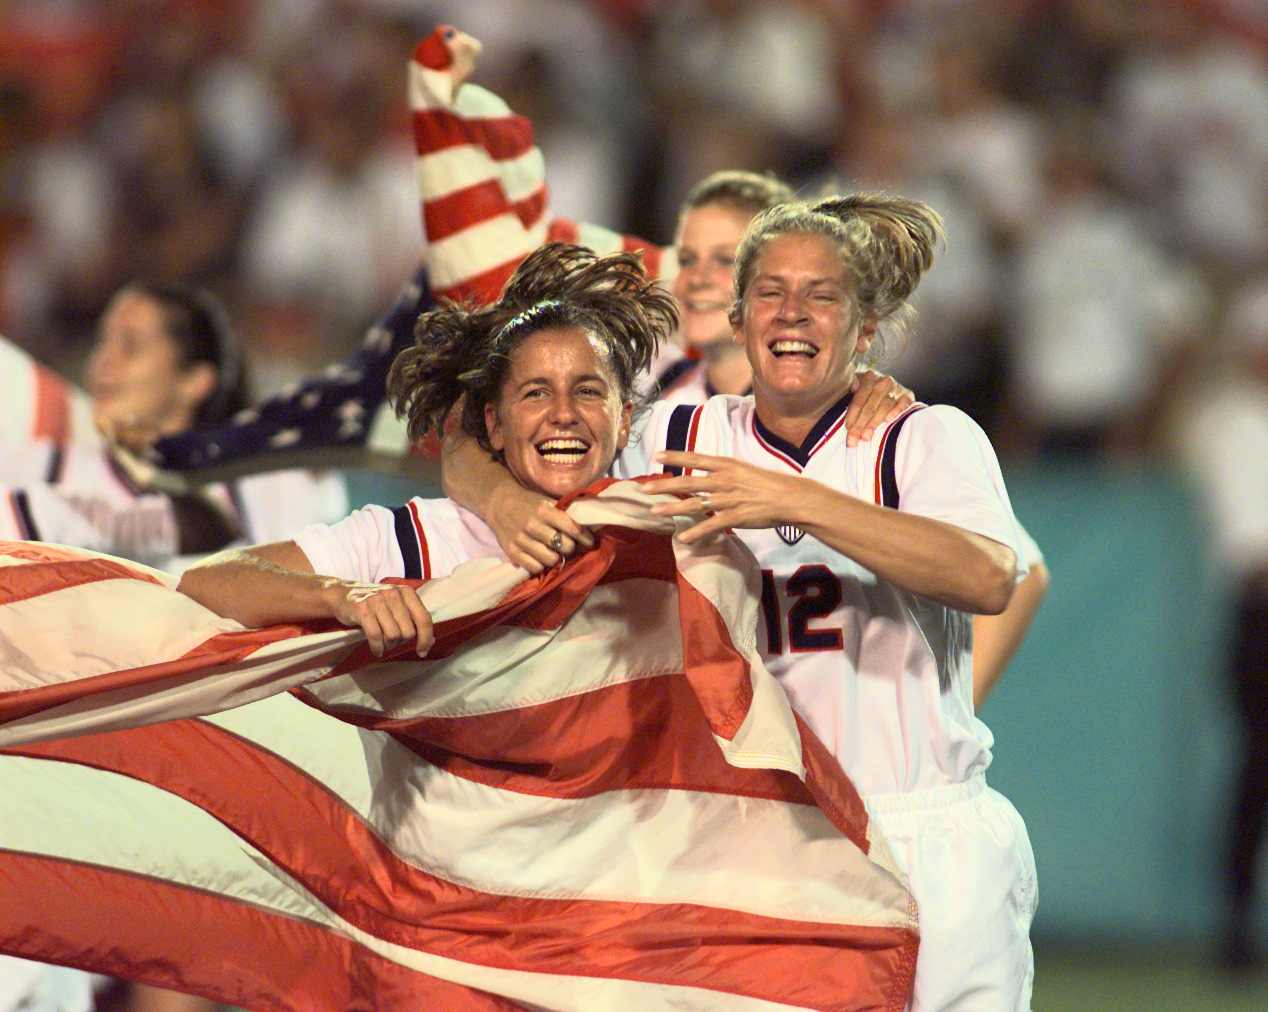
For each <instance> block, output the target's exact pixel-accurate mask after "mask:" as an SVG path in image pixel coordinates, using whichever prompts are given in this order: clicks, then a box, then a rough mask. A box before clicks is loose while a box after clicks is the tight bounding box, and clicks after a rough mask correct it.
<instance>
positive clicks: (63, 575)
mask: <svg viewBox="0 0 1268 1012" xmlns="http://www.w3.org/2000/svg"><path fill="white" fill-rule="evenodd" d="M11 543H12V542H0V545H6V544H11ZM3 554H5V555H9V556H10V557H14V558H17V557H20V556H18V555H17V554H16V553H13V552H7V551H6V552H4V553H3ZM102 580H140V581H142V582H144V583H151V584H157V585H159V586H162V584H161V582H160V581H159V580H157V579H155V578H154V577H153V576H150V575H149V574H148V573H146V572H144V571H143V570H139V569H134V568H132V567H131V566H128V565H125V564H123V563H121V562H118V561H116V560H114V559H91V558H90V559H86V558H84V557H83V556H82V555H81V556H77V557H72V558H67V559H64V560H56V561H53V560H50V561H46V562H45V561H41V562H32V563H30V564H29V565H24V566H0V606H3V605H6V604H14V603H16V602H18V601H28V600H30V599H31V598H35V597H40V596H42V595H44V594H52V593H54V592H55V591H59V590H68V589H70V588H71V587H78V586H82V585H84V584H88V583H98V582H100V581H102Z"/></svg>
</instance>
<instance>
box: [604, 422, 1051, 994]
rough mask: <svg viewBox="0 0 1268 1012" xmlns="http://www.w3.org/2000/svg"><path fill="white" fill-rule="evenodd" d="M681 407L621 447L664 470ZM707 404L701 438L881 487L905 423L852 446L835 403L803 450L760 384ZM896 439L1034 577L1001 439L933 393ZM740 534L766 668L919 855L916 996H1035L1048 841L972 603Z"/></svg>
mask: <svg viewBox="0 0 1268 1012" xmlns="http://www.w3.org/2000/svg"><path fill="white" fill-rule="evenodd" d="M674 407H675V405H671V404H661V405H656V406H655V407H654V408H653V409H652V412H651V414H650V415H649V417H648V419H647V422H646V424H645V425H644V426H643V430H642V438H641V439H639V440H637V441H635V440H631V447H630V448H629V449H627V450H626V452H625V453H624V454H623V455H622V457H621V459H620V461H619V463H618V470H619V471H620V472H621V473H622V474H623V475H633V474H635V473H643V472H647V471H652V470H655V469H656V465H654V464H653V463H652V461H651V455H652V453H654V452H655V451H657V450H659V449H662V448H663V447H664V446H665V441H666V433H667V425H668V420H669V417H670V415H671V413H672V412H673V410H674ZM840 410H841V411H842V413H843V409H840ZM701 411H702V414H701V417H700V420H699V428H698V434H697V438H696V441H695V444H694V449H695V450H696V451H697V452H700V453H705V454H712V455H717V456H724V457H733V458H736V459H739V460H743V461H747V462H748V463H752V464H755V465H757V466H760V467H765V468H769V469H772V470H776V471H781V472H785V473H787V472H790V471H791V472H794V473H800V474H803V475H804V476H805V477H808V478H813V479H815V480H817V481H821V482H823V483H824V484H827V485H830V486H831V487H833V488H836V489H838V490H841V491H844V492H846V493H848V494H852V495H855V496H858V497H860V498H863V499H866V500H868V501H872V502H875V501H878V498H879V497H878V490H877V488H876V481H877V478H876V475H877V460H878V457H879V456H880V454H881V453H882V452H883V449H884V446H885V444H886V441H887V439H888V437H889V428H890V427H889V426H886V427H884V428H883V429H882V430H880V431H878V433H877V435H876V438H874V439H873V440H871V441H869V442H867V443H862V444H860V445H859V446H857V447H849V446H847V445H846V438H845V430H844V426H843V425H842V424H841V421H840V419H839V418H838V419H832V418H828V417H825V419H824V420H823V422H821V424H820V426H819V427H818V428H817V429H816V430H815V431H816V432H822V435H820V436H819V437H818V442H817V444H815V446H814V449H813V450H812V451H811V452H810V454H809V460H808V461H805V462H804V467H803V466H802V464H801V463H799V462H798V461H797V460H794V459H791V458H790V457H789V456H787V455H786V454H785V453H783V452H779V451H780V448H779V447H777V446H772V445H770V444H769V443H768V442H767V441H765V440H763V439H762V438H761V436H760V435H759V434H758V432H757V431H756V429H755V424H754V423H755V413H754V406H753V402H752V400H751V399H750V398H731V397H714V398H712V399H711V400H710V401H709V402H708V403H707V404H706V405H705V406H704V408H703V409H701ZM834 425H835V428H833V426H834ZM813 435H814V434H813V433H812V437H813ZM807 442H808V443H809V442H810V439H808V440H807ZM895 448H896V457H895V478H896V481H897V485H898V490H899V509H901V510H903V511H906V512H912V513H918V514H920V515H923V516H927V517H931V518H933V519H936V520H942V521H945V522H947V523H951V524H955V525H957V526H959V527H963V528H966V529H968V530H971V531H974V532H976V533H978V534H981V535H983V536H985V537H988V538H991V539H992V540H994V541H998V542H1000V543H1002V544H1005V545H1008V546H1009V547H1010V548H1013V549H1014V551H1016V552H1017V555H1018V561H1017V568H1018V579H1019V580H1020V579H1022V578H1023V577H1024V575H1025V573H1026V572H1027V571H1028V564H1029V561H1030V560H1031V559H1033V558H1034V557H1035V555H1036V554H1037V553H1038V547H1037V546H1035V545H1034V543H1033V541H1030V539H1029V538H1026V539H1024V541H1029V544H1030V547H1026V548H1023V543H1024V541H1023V539H1022V537H1021V535H1020V533H1019V528H1018V525H1017V523H1016V520H1015V518H1014V517H1013V515H1012V508H1011V506H1010V504H1009V500H1008V493H1007V491H1006V490H1005V488H1004V483H1003V478H1002V476H1001V474H1000V471H999V465H998V462H997V461H996V459H995V454H994V451H993V450H992V449H991V446H990V443H989V442H988V441H987V439H986V436H985V434H984V433H983V432H982V431H981V429H980V428H979V427H978V426H977V425H976V423H974V422H973V421H972V420H971V419H970V418H969V417H968V416H967V415H965V414H964V413H963V412H960V411H959V410H957V409H955V408H950V407H930V408H923V409H921V410H917V411H915V412H914V413H912V414H911V415H910V416H909V417H907V419H906V421H905V423H904V425H903V427H902V429H901V431H900V433H899V435H898V437H897V443H896V447H895ZM788 533H789V534H790V535H793V536H795V532H788ZM736 534H737V535H738V536H739V538H740V539H741V540H742V541H743V542H744V543H745V544H746V545H748V546H749V548H751V549H752V550H753V552H754V553H755V554H756V556H757V559H758V563H759V565H760V566H761V568H762V570H763V572H764V573H765V574H769V576H768V580H767V581H766V582H767V584H768V587H767V592H768V593H769V587H770V585H772V584H773V586H774V589H775V593H776V595H777V598H778V612H779V616H780V622H781V628H780V639H779V650H778V651H775V653H776V654H777V655H776V656H772V652H773V651H772V642H771V638H770V632H769V630H768V629H765V628H763V629H760V630H759V637H758V640H759V647H760V648H761V649H762V650H763V659H764V660H765V662H766V665H767V667H768V668H769V669H770V671H771V673H772V674H774V675H775V676H776V678H777V679H778V680H779V682H780V684H781V685H782V686H783V687H784V689H785V691H786V692H787V693H788V695H789V697H790V698H791V700H792V702H793V706H794V707H795V708H796V709H797V711H798V712H799V713H800V714H801V716H802V718H803V719H804V720H806V722H807V723H808V724H809V725H810V727H811V728H812V729H813V730H814V731H815V733H816V734H817V735H818V736H819V737H820V739H821V740H823V741H824V742H825V743H826V744H827V745H828V747H829V748H830V749H831V750H832V751H833V753H834V755H835V756H836V757H837V759H838V760H839V761H840V763H841V765H842V768H844V770H845V771H846V774H847V775H848V776H849V777H850V779H851V780H853V782H854V783H855V785H856V786H857V787H858V788H859V790H860V792H861V793H862V794H863V797H864V800H865V802H866V803H867V804H868V805H869V811H870V812H872V814H873V817H874V818H875V819H876V821H877V824H878V825H879V826H880V827H881V830H882V832H883V833H884V834H885V836H886V838H887V840H889V841H890V845H891V848H893V849H894V850H895V851H896V852H900V853H902V855H903V857H902V858H901V859H898V858H896V859H898V860H900V861H901V863H902V865H903V868H904V870H905V872H906V873H907V875H908V876H909V880H910V882H911V885H912V893H913V895H914V896H915V897H916V902H917V904H918V905H919V907H920V911H921V925H922V927H921V931H922V941H921V950H920V955H919V957H918V961H917V966H916V995H915V999H914V1004H913V1005H912V1006H911V1007H912V1009H913V1012H934V1010H952V1009H959V1010H965V1012H967V1010H969V1009H973V1010H974V1012H987V1010H989V1012H995V1010H998V1012H1004V1010H1009V1012H1012V1010H1028V1009H1029V1008H1030V987H1031V978H1032V976H1033V957H1032V955H1031V948H1030V941H1029V928H1030V922H1031V919H1032V917H1033V912H1034V906H1035V901H1036V895H1035V886H1034V883H1035V872H1034V858H1033V854H1032V853H1031V850H1030V843H1029V839H1028V837H1027V834H1026V828H1025V825H1024V823H1023V822H1022V820H1021V818H1020V816H1018V815H1017V813H1016V811H1015V810H1014V809H1013V808H1012V806H1011V804H1009V803H1008V802H1007V800H1006V799H1004V798H1003V797H1002V796H1000V795H998V794H996V793H995V792H994V791H990V790H989V789H987V788H986V787H985V781H984V779H983V775H984V771H985V769H986V767H987V766H988V765H989V764H990V762H991V751H990V750H991V746H992V744H993V742H994V739H993V737H992V735H991V732H990V730H989V729H988V728H987V727H986V725H985V724H983V723H982V722H981V721H980V720H979V719H978V718H977V716H976V715H975V714H974V711H973V702H972V617H971V616H970V615H968V614H966V613H964V612H958V611H954V610H952V609H949V608H945V607H943V606H941V605H937V604H935V603H933V602H931V601H928V600H926V599H924V598H920V597H917V596H915V595H913V594H909V593H906V592H904V591H902V590H900V589H898V588H897V587H894V586H893V585H891V584H888V583H886V582H884V581H882V580H879V579H878V578H877V577H876V576H875V575H874V574H872V573H870V572H869V571H867V570H866V569H864V568H863V567H861V566H859V565H858V564H856V563H855V562H853V561H852V560H850V559H848V558H846V557H845V556H843V555H841V554H839V553H837V552H835V551H833V550H831V549H830V548H828V547H826V546H825V545H823V544H822V543H820V542H818V541H816V540H815V539H813V538H811V537H809V536H805V535H803V536H802V537H801V538H800V540H797V541H795V543H794V544H792V545H789V544H787V543H786V542H785V541H784V540H783V539H782V538H781V535H780V533H779V532H777V531H773V530H757V531H749V530H737V531H736ZM795 581H800V585H798V584H797V583H796V582H795ZM838 590H839V593H840V597H839V603H838V604H836V605H835V607H832V608H831V610H830V612H828V613H826V614H822V615H821V616H820V617H815V618H813V619H811V620H808V621H805V622H804V623H803V628H804V630H805V633H804V634H803V636H804V639H803V643H802V646H803V649H801V650H800V651H798V650H797V649H796V644H794V643H793V642H792V639H793V636H792V634H791V632H790V627H791V626H792V625H793V624H794V623H793V619H794V616H795V615H796V611H795V609H797V608H799V607H800V608H803V609H808V610H809V611H810V612H811V613H816V614H817V613H819V612H821V611H827V609H826V608H819V607H817V602H818V601H820V600H823V595H824V594H832V595H835V594H836V593H837V591H838ZM816 634H817V636H816ZM838 636H839V644H840V645H839V647H834V646H833V644H832V642H831V641H832V640H833V638H834V637H838ZM825 640H826V641H827V646H826V647H825V645H824V642H823V641H825ZM807 647H808V649H807ZM948 800H954V801H955V802H956V803H955V804H947V801H948ZM926 809H927V810H928V814H927V815H921V814H912V813H913V812H915V813H919V812H921V811H922V810H926ZM882 812H883V813H886V814H881V813H882ZM891 812H893V813H895V814H889V813H891ZM898 812H902V813H903V814H901V815H899V814H896V813H898ZM984 921H985V922H986V924H985V926H984V927H979V925H982V923H983V922H984ZM928 939H932V941H931V942H930V941H928ZM979 943H980V944H979Z"/></svg>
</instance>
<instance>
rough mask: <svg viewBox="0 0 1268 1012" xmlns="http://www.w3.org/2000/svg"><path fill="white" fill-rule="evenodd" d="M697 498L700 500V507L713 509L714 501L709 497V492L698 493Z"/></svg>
mask: <svg viewBox="0 0 1268 1012" xmlns="http://www.w3.org/2000/svg"><path fill="white" fill-rule="evenodd" d="M696 498H697V499H699V500H700V505H701V506H703V507H704V508H705V509H712V508H713V500H712V499H711V498H710V497H709V493H708V492H697V493H696Z"/></svg>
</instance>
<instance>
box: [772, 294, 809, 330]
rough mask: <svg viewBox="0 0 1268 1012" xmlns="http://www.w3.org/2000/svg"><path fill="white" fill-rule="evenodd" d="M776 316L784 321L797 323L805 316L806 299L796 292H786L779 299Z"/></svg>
mask: <svg viewBox="0 0 1268 1012" xmlns="http://www.w3.org/2000/svg"><path fill="white" fill-rule="evenodd" d="M778 317H779V319H780V320H782V321H784V322H786V323H798V322H801V321H802V320H804V319H805V318H806V300H805V299H804V298H802V297H801V295H800V294H798V293H797V292H786V293H785V294H784V297H783V298H782V299H780V300H779V308H778Z"/></svg>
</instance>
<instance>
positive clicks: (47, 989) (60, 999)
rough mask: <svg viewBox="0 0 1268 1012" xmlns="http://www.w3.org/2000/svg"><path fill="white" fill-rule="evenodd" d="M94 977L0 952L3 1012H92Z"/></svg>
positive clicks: (0, 1000) (0, 1002)
mask: <svg viewBox="0 0 1268 1012" xmlns="http://www.w3.org/2000/svg"><path fill="white" fill-rule="evenodd" d="M92 1009H93V999H92V976H91V975H90V974H87V973H84V972H83V971H82V970H72V969H70V968H69V967H66V966H54V965H52V964H48V963H36V962H32V961H31V960H29V959H18V958H17V957H16V956H5V955H0V1012H92Z"/></svg>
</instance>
